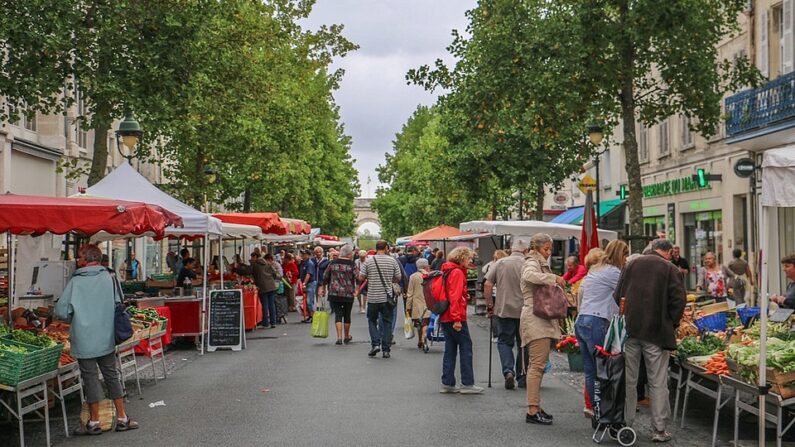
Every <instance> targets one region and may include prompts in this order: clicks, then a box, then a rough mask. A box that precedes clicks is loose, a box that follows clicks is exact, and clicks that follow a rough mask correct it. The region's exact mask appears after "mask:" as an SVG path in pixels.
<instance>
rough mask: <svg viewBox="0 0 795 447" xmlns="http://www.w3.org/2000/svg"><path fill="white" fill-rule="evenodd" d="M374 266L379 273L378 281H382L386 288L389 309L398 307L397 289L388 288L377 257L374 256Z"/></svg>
mask: <svg viewBox="0 0 795 447" xmlns="http://www.w3.org/2000/svg"><path fill="white" fill-rule="evenodd" d="M373 264H375V269H376V270H377V271H378V279H380V280H381V285H382V286H384V293H386V303H387V305H389V307H395V306H397V295H396V294H395V288H394V287H387V285H386V281H384V276H383V275H382V274H381V267H379V266H378V261H376V257H375V256H373Z"/></svg>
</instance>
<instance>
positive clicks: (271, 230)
mask: <svg viewBox="0 0 795 447" xmlns="http://www.w3.org/2000/svg"><path fill="white" fill-rule="evenodd" d="M213 216H214V217H217V218H218V219H221V221H222V222H226V223H235V224H243V225H254V226H256V227H260V229H262V232H263V233H265V234H278V235H285V234H288V231H287V228H286V226H285V225H284V222H283V221H282V219H281V218H279V214H277V213H219V214H213Z"/></svg>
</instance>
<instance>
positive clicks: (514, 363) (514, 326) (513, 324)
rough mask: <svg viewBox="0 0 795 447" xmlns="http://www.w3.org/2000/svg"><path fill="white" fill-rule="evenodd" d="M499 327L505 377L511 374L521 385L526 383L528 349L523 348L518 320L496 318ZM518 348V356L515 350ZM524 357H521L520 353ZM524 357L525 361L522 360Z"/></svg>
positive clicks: (499, 348) (498, 340)
mask: <svg viewBox="0 0 795 447" xmlns="http://www.w3.org/2000/svg"><path fill="white" fill-rule="evenodd" d="M494 318H495V319H496V320H495V321H496V323H497V324H496V326H497V352H499V353H500V363H501V364H502V375H503V377H504V376H505V375H506V374H508V373H511V374H513V375H514V377H516V380H517V381H518V382H519V383H524V382H525V376H526V375H525V369H526V368H525V367H526V366H527V365H528V358H527V354H528V351H527V348H522V336H521V334H520V332H519V319H518V318H502V317H497V316H495V317H494ZM514 346H515V347H516V355H515V356H514V353H513V349H514ZM520 352H521V353H522V355H519V353H520ZM522 356H524V361H523V360H522Z"/></svg>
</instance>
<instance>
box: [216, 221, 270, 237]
mask: <svg viewBox="0 0 795 447" xmlns="http://www.w3.org/2000/svg"><path fill="white" fill-rule="evenodd" d="M221 227H222V228H223V230H224V236H226V237H228V238H234V239H260V238H262V230H260V228H259V227H256V226H254V225H241V224H234V223H226V222H223V223H222V224H221Z"/></svg>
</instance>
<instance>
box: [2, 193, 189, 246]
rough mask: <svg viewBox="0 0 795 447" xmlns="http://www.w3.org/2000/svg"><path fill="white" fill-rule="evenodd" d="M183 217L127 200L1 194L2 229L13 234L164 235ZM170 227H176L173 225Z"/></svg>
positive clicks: (179, 223) (179, 222)
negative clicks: (102, 233)
mask: <svg viewBox="0 0 795 447" xmlns="http://www.w3.org/2000/svg"><path fill="white" fill-rule="evenodd" d="M169 225H177V226H178V225H182V219H181V218H180V216H178V215H176V214H174V213H173V212H170V211H169V210H167V209H164V208H163V207H160V206H157V205H149V204H146V203H140V202H128V201H125V200H104V199H73V198H66V197H42V196H27V195H18V194H3V195H0V231H2V232H6V231H10V232H11V233H13V234H32V235H38V234H44V233H55V234H65V233H69V232H72V231H76V232H79V233H82V234H85V235H89V236H90V235H93V234H95V233H98V232H100V231H105V232H107V233H112V234H133V235H142V234H147V233H149V234H153V235H154V236H155V237H159V238H160V237H163V235H164V234H165V231H166V227H167V226H169ZM170 230H172V231H173V230H174V229H173V228H172V229H170Z"/></svg>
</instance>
